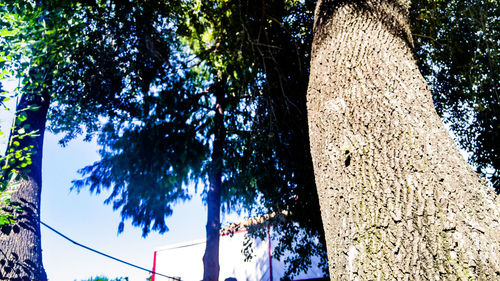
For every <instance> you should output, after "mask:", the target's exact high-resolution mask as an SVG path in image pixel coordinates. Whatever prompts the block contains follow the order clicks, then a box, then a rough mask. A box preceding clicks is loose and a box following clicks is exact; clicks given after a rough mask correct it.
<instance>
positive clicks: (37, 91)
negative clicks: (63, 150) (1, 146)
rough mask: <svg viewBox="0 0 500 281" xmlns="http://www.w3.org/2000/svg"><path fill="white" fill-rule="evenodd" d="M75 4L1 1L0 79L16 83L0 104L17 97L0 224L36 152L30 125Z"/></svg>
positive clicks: (7, 218)
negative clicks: (17, 184) (19, 181)
mask: <svg viewBox="0 0 500 281" xmlns="http://www.w3.org/2000/svg"><path fill="white" fill-rule="evenodd" d="M75 7H76V6H75V5H73V4H69V3H68V4H65V3H63V2H61V1H44V2H43V3H41V2H35V1H25V0H23V1H10V0H6V1H3V2H2V4H0V43H1V44H0V68H1V69H2V72H1V73H0V79H7V78H16V79H17V80H18V81H19V84H20V85H19V87H17V88H16V89H15V90H14V92H13V93H7V92H5V91H2V92H1V103H2V106H4V105H5V104H4V103H5V102H6V101H7V100H9V99H11V98H14V97H21V99H20V101H19V102H18V104H17V108H16V114H15V118H14V122H13V125H12V127H11V128H10V136H9V144H8V147H7V150H6V153H5V155H3V156H2V157H1V158H0V162H1V163H2V167H1V169H2V172H1V174H0V196H1V197H2V200H1V202H2V206H1V207H2V211H1V214H0V224H3V223H13V222H14V219H15V214H16V213H17V212H18V211H19V208H18V206H17V205H16V204H15V202H10V194H11V193H12V192H11V191H12V190H13V189H14V188H15V186H14V184H16V182H17V181H18V180H19V179H20V177H21V176H24V175H25V174H27V173H29V172H30V166H31V164H32V156H33V155H34V154H35V153H36V149H35V147H34V145H33V143H34V141H35V139H36V138H38V137H39V136H40V134H41V133H43V132H38V131H37V130H35V129H32V126H31V125H32V124H33V122H37V120H34V119H33V116H35V115H37V114H36V112H37V111H39V110H40V108H41V106H40V105H41V103H40V101H41V100H44V99H45V100H46V99H47V98H50V96H49V95H47V96H46V97H42V96H43V95H44V94H43V93H46V92H47V91H48V89H49V87H50V83H51V81H50V80H51V78H52V77H53V74H54V73H55V72H57V69H58V67H59V66H60V65H62V64H64V63H65V59H64V58H65V54H66V53H67V51H68V48H71V42H72V41H74V38H73V37H71V36H70V35H71V34H73V33H72V32H69V31H72V29H71V28H73V27H72V26H71V25H70V24H68V21H71V20H72V14H73V12H74V11H76V9H75ZM29 116H32V117H31V120H29V119H30V117H29ZM2 134H3V133H2ZM7 187H10V190H11V191H10V192H7V191H6V190H7Z"/></svg>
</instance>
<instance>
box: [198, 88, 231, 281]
mask: <svg viewBox="0 0 500 281" xmlns="http://www.w3.org/2000/svg"><path fill="white" fill-rule="evenodd" d="M214 91H215V98H216V101H215V103H216V106H215V117H214V134H215V136H214V142H213V146H212V159H211V161H212V163H211V167H210V172H209V173H210V174H209V181H210V185H209V189H208V193H207V226H206V231H207V234H206V235H207V243H206V248H205V254H204V255H203V281H217V280H219V269H220V267H219V237H220V236H219V232H220V210H221V187H222V160H223V150H224V140H225V138H226V129H225V127H224V104H225V102H224V100H225V99H224V97H225V89H224V86H223V83H222V82H217V83H216V84H215V87H214Z"/></svg>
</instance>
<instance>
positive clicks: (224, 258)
mask: <svg viewBox="0 0 500 281" xmlns="http://www.w3.org/2000/svg"><path fill="white" fill-rule="evenodd" d="M245 234H246V231H241V232H238V233H235V234H233V235H232V236H231V235H225V236H221V239H220V251H219V264H220V274H219V280H220V281H224V280H225V279H226V278H230V277H232V278H236V280H237V281H270V280H273V281H279V280H280V278H281V277H282V276H283V275H284V269H285V266H284V263H283V261H278V260H276V259H272V279H271V275H270V273H271V267H270V263H269V254H270V251H269V237H266V238H265V239H264V240H262V239H258V238H257V239H254V240H253V258H252V259H251V260H249V261H245V260H244V259H245V257H244V255H243V253H242V249H243V245H244V244H243V243H244V240H245ZM271 236H274V235H271ZM276 244H277V241H274V239H273V241H271V251H272V248H273V245H276ZM204 252H205V240H198V241H191V242H187V243H180V244H175V245H170V246H166V247H162V248H158V249H156V265H155V269H156V272H158V273H162V274H164V275H167V276H173V277H179V278H181V280H182V281H200V280H202V278H203V261H202V258H203V254H204ZM282 260H283V259H282ZM318 262H319V258H316V257H313V266H312V267H311V269H310V270H309V271H308V272H306V273H301V274H300V275H299V276H297V277H296V278H295V280H305V279H312V278H321V277H323V274H322V272H321V269H319V268H318V266H317V265H318ZM167 280H168V281H171V279H168V278H165V277H161V276H159V275H155V279H154V281H167Z"/></svg>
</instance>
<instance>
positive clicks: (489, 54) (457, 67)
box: [411, 0, 500, 192]
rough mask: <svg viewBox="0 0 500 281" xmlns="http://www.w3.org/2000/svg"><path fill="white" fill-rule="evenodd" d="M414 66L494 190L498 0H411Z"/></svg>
mask: <svg viewBox="0 0 500 281" xmlns="http://www.w3.org/2000/svg"><path fill="white" fill-rule="evenodd" d="M413 4H414V5H413V9H412V10H411V15H412V20H413V21H412V23H413V33H414V41H415V43H416V52H417V58H418V62H419V66H420V70H421V71H422V73H423V74H424V76H425V77H426V80H427V82H428V83H429V85H430V86H431V90H432V94H433V98H434V102H435V106H436V109H437V110H438V112H439V113H440V115H441V116H442V118H443V119H444V121H445V122H446V123H447V124H448V125H449V126H450V127H451V129H452V131H453V132H454V134H455V136H456V140H457V143H458V144H459V145H460V146H461V147H462V148H463V149H464V150H466V151H467V152H469V162H470V163H471V164H472V165H473V166H475V167H476V168H477V170H478V172H480V173H481V174H483V176H486V177H487V178H488V179H489V180H490V182H491V183H492V185H493V186H494V187H495V189H496V191H497V192H500V146H499V145H498V144H499V143H500V97H499V89H498V81H499V80H500V79H499V78H500V77H499V75H500V74H499V73H500V56H499V42H500V37H499V35H500V33H499V30H500V25H499V20H498V17H499V11H500V8H499V7H500V5H499V3H498V1H496V0H479V1H436V0H432V1H431V0H418V1H413Z"/></svg>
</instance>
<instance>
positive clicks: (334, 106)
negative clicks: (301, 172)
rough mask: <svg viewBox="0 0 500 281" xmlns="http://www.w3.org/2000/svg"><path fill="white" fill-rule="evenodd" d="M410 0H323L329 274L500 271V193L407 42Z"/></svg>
mask: <svg viewBox="0 0 500 281" xmlns="http://www.w3.org/2000/svg"><path fill="white" fill-rule="evenodd" d="M408 7H409V1H395V0H394V1H389V0H373V1H369V0H366V1H319V2H318V6H317V9H316V14H315V27H314V28H315V38H314V43H313V50H312V56H311V59H312V61H311V76H310V84H309V89H308V94H307V98H308V118H309V130H310V140H311V153H312V157H313V162H314V170H315V178H316V184H317V187H318V194H319V198H320V205H321V213H322V219H323V223H324V227H325V234H326V241H327V249H328V261H329V266H330V274H331V279H332V280H385V279H391V280H392V279H398V280H409V279H410V280H498V279H499V278H500V226H499V218H500V213H499V205H500V204H499V201H498V197H496V196H495V194H494V192H493V190H492V189H491V188H489V187H488V186H487V185H486V183H485V182H484V180H482V179H480V178H479V176H478V175H477V174H476V173H474V172H473V171H472V169H471V168H470V167H469V166H468V164H467V163H466V162H465V161H464V159H463V158H462V156H461V155H460V153H459V151H458V150H457V148H456V146H455V144H454V143H453V140H452V139H451V138H450V136H449V134H448V133H447V131H446V130H445V128H444V126H443V124H442V122H441V120H440V118H439V116H438V115H437V114H436V112H435V109H434V107H433V103H432V99H431V94H430V91H429V88H428V86H427V84H426V82H425V80H424V79H423V77H422V75H421V74H420V72H419V70H418V68H417V65H416V63H415V60H414V58H413V55H412V51H411V44H412V43H411V39H410V38H411V36H410V32H409V23H408V15H407V14H408Z"/></svg>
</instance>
